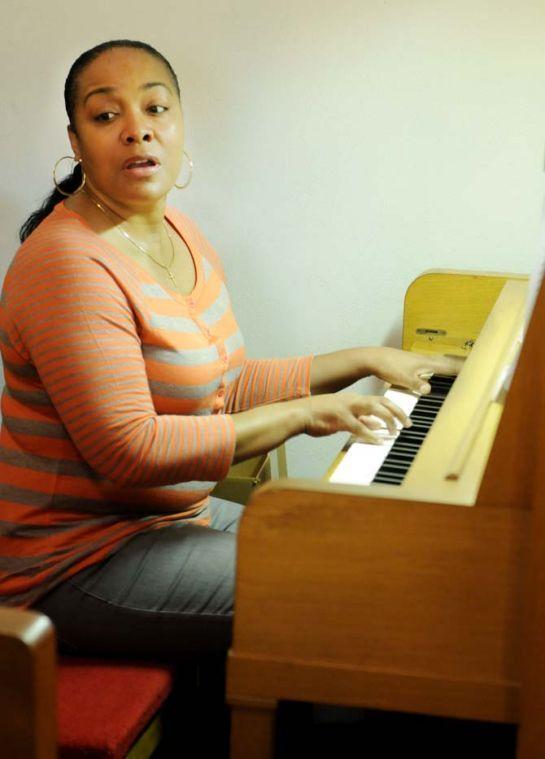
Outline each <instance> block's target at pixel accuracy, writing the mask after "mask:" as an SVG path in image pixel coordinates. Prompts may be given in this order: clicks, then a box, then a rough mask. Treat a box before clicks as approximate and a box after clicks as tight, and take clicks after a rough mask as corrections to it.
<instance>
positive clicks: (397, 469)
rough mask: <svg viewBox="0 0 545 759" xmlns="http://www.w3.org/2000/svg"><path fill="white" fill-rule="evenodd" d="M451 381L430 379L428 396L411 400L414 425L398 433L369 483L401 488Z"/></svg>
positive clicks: (444, 378)
mask: <svg viewBox="0 0 545 759" xmlns="http://www.w3.org/2000/svg"><path fill="white" fill-rule="evenodd" d="M454 379H455V378H454V377H443V376H440V375H436V376H433V377H432V378H431V380H430V381H429V382H430V385H431V392H430V393H429V394H428V395H421V396H420V397H415V396H413V398H415V400H416V402H415V403H414V405H413V409H412V411H411V412H410V414H409V415H410V417H411V421H412V423H413V425H412V427H409V428H407V429H405V428H404V429H402V430H401V431H400V432H399V434H398V435H397V437H396V438H395V440H394V441H393V443H392V445H391V447H390V450H389V451H388V453H387V455H386V458H385V459H384V462H383V463H382V465H381V466H380V468H379V469H378V471H377V473H376V474H375V476H374V477H373V479H372V480H371V482H373V483H375V482H383V483H385V484H387V485H401V483H402V482H403V480H404V479H405V475H406V474H407V472H408V471H409V468H410V466H411V464H412V462H413V461H414V459H415V457H416V454H417V453H418V451H419V450H420V446H421V445H422V443H423V442H424V440H425V438H426V435H427V434H428V432H429V430H430V428H431V426H432V424H433V422H434V421H435V417H436V416H437V414H438V413H439V411H440V409H441V406H442V405H443V402H444V400H445V398H446V397H447V395H448V391H449V390H450V388H451V387H452V383H453V382H454ZM386 395H388V392H387V393H386ZM394 402H395V401H394Z"/></svg>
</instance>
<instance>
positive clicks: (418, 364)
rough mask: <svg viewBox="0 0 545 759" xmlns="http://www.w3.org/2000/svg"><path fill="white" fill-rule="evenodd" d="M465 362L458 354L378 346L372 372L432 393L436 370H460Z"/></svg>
mask: <svg viewBox="0 0 545 759" xmlns="http://www.w3.org/2000/svg"><path fill="white" fill-rule="evenodd" d="M463 363H464V359H463V358H457V357H455V356H440V355H431V354H430V355H426V354H424V353H412V352H410V351H403V350H398V349H397V348H387V347H383V348H378V349H377V352H376V357H375V358H374V360H373V365H372V367H371V370H372V373H373V374H374V375H375V376H376V377H378V378H379V379H382V380H384V381H385V382H389V383H390V384H391V385H396V386H398V387H406V388H408V389H409V390H413V391H414V392H416V393H421V394H425V393H429V392H430V390H431V387H430V384H429V382H428V380H429V378H430V377H431V375H432V374H458V372H459V371H460V369H461V368H462V366H463Z"/></svg>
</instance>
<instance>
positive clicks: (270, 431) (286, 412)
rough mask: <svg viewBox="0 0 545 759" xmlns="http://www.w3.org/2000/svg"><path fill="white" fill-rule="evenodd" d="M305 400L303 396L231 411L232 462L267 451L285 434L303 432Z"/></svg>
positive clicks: (280, 440) (274, 446) (291, 434)
mask: <svg viewBox="0 0 545 759" xmlns="http://www.w3.org/2000/svg"><path fill="white" fill-rule="evenodd" d="M305 402H307V399H300V400H293V401H284V402H281V403H271V404H269V405H265V406H258V407H256V408H253V409H251V410H250V411H242V412H240V413H238V414H233V415H232V416H231V418H232V420H233V424H234V426H235V435H236V446H235V456H234V459H233V461H234V462H235V463H236V462H237V461H244V460H245V459H248V458H251V457H252V456H258V455H259V454H262V453H267V452H268V451H271V450H273V449H274V448H277V447H278V446H279V445H281V444H282V443H284V442H285V441H286V440H288V438H290V437H293V436H294V435H298V434H300V433H301V432H304V430H305V424H306V415H305V408H304V404H305Z"/></svg>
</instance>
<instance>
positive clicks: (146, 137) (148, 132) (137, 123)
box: [121, 116, 153, 145]
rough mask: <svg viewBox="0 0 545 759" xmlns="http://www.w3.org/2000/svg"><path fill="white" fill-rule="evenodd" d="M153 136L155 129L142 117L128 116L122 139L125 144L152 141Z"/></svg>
mask: <svg viewBox="0 0 545 759" xmlns="http://www.w3.org/2000/svg"><path fill="white" fill-rule="evenodd" d="M152 137H153V131H152V129H151V128H150V127H149V125H148V124H147V123H146V121H145V119H144V118H142V117H137V116H133V117H131V118H128V119H127V120H126V122H125V124H124V125H123V131H122V133H121V140H122V142H123V143H124V144H125V145H131V144H133V143H140V142H151V140H152Z"/></svg>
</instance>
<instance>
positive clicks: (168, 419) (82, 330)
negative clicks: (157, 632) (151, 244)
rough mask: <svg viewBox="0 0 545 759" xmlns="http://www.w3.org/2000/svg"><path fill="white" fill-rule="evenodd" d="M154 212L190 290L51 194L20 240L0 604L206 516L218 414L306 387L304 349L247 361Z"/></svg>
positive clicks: (6, 342)
mask: <svg viewBox="0 0 545 759" xmlns="http://www.w3.org/2000/svg"><path fill="white" fill-rule="evenodd" d="M167 219H168V221H169V222H170V223H171V224H172V225H173V226H174V227H175V228H176V230H177V231H178V232H179V233H180V235H181V236H182V237H183V238H184V240H185V242H186V244H187V246H188V248H189V249H190V251H191V254H192V256H193V259H194V263H195V269H196V275H197V276H196V284H195V288H194V290H193V292H192V293H191V294H190V295H188V296H182V295H179V294H178V293H175V292H174V291H171V290H167V289H165V288H164V287H162V286H161V285H160V284H159V283H158V282H157V281H156V280H155V279H153V278H152V277H151V275H150V274H149V273H148V272H147V271H145V270H144V269H143V268H142V267H140V266H139V265H138V264H137V263H136V262H135V261H133V260H132V259H131V258H130V257H128V256H127V255H126V254H124V253H123V252H121V251H119V250H117V249H116V248H114V247H112V246H111V245H109V244H108V243H106V242H105V241H104V240H103V239H102V238H100V237H99V236H97V235H96V234H95V233H94V232H93V231H92V230H91V229H90V228H89V227H88V226H87V225H86V224H85V222H84V220H83V219H82V218H81V217H80V216H78V215H77V214H75V213H73V212H72V211H70V210H69V209H67V208H66V207H65V206H64V204H63V203H60V204H59V205H58V206H57V207H56V208H55V210H54V211H53V212H52V213H51V214H50V216H48V217H47V218H46V219H45V220H44V221H43V222H42V223H41V224H40V226H39V227H38V228H37V229H36V230H35V231H34V233H33V234H32V235H30V237H29V238H28V239H27V240H26V241H25V243H24V244H23V245H22V246H21V247H20V248H19V250H18V252H17V254H16V255H15V258H14V260H13V262H12V264H11V266H10V268H9V270H8V273H7V275H6V278H5V282H4V288H3V292H2V300H1V303H0V348H1V352H2V360H3V365H4V377H5V388H4V392H3V396H2V428H1V432H0V603H3V604H8V605H21V606H28V605H30V604H32V603H33V602H34V601H35V600H37V599H38V598H39V597H40V596H42V595H43V594H44V593H46V592H47V591H48V590H50V589H51V588H53V587H54V586H55V585H56V584H57V583H59V582H61V581H62V580H64V579H66V578H67V577H69V576H71V575H72V574H74V573H75V572H78V571H80V570H81V569H84V568H85V567H88V566H90V565H91V564H94V563H96V562H98V561H100V560H102V559H104V558H105V557H106V556H108V555H109V554H110V553H111V552H112V551H115V550H116V549H117V548H118V547H119V546H121V545H122V544H123V543H124V542H125V541H126V540H128V539H129V538H130V537H131V536H132V535H134V534H135V533H137V532H140V531H142V530H150V529H159V528H161V527H163V526H165V525H167V524H169V523H171V522H172V521H173V520H179V519H182V518H196V519H200V520H202V522H203V523H206V519H207V509H206V504H207V496H208V494H209V493H210V491H211V490H212V488H213V487H214V485H215V483H216V481H217V480H220V479H222V478H223V477H224V476H225V475H226V473H227V470H228V469H229V466H230V464H231V461H232V458H233V454H234V448H235V434H234V425H233V422H232V419H231V416H230V415H231V414H233V413H236V412H238V411H243V410H245V409H248V408H250V407H252V406H255V405H258V404H263V403H271V402H274V401H281V400H287V399H289V398H296V397H301V396H304V395H308V394H309V383H310V364H311V357H310V356H306V357H302V358H294V359H260V360H247V359H246V357H245V351H244V344H243V340H242V336H241V334H240V331H239V329H238V327H237V323H236V321H235V318H234V315H233V312H232V309H231V305H230V302H229V297H228V294H227V290H226V288H225V282H224V277H223V272H222V269H221V265H220V263H219V261H218V258H217V256H216V254H215V252H214V250H213V249H212V247H211V246H210V244H209V243H208V242H207V241H206V239H205V238H204V237H203V236H202V235H201V234H200V232H199V231H198V229H197V228H196V226H195V225H194V224H193V223H192V222H191V221H190V220H189V219H188V218H187V217H186V216H185V215H183V214H181V213H180V212H178V211H175V210H173V209H169V210H168V212H167Z"/></svg>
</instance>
